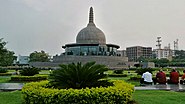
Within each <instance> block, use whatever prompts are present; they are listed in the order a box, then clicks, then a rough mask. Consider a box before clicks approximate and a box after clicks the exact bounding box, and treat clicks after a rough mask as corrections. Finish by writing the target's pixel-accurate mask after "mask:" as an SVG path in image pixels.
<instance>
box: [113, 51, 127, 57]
mask: <svg viewBox="0 0 185 104" xmlns="http://www.w3.org/2000/svg"><path fill="white" fill-rule="evenodd" d="M116 54H117V56H122V57H127V53H126V50H117V52H116Z"/></svg>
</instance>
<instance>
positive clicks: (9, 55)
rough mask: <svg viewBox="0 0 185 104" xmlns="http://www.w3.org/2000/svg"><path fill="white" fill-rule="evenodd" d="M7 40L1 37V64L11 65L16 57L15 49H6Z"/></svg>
mask: <svg viewBox="0 0 185 104" xmlns="http://www.w3.org/2000/svg"><path fill="white" fill-rule="evenodd" d="M6 44H7V42H5V41H3V38H1V39H0V66H9V65H12V64H13V61H14V60H15V59H16V57H15V56H14V52H13V51H9V50H8V49H6V47H5V45H6Z"/></svg>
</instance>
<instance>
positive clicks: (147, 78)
mask: <svg viewBox="0 0 185 104" xmlns="http://www.w3.org/2000/svg"><path fill="white" fill-rule="evenodd" d="M152 82H153V80H152V74H151V73H149V72H148V71H147V72H145V73H143V75H142V80H141V81H140V83H141V84H152Z"/></svg>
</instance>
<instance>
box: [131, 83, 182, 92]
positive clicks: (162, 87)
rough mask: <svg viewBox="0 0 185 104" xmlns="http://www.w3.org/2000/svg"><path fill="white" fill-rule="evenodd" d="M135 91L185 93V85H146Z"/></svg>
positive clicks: (136, 88)
mask: <svg viewBox="0 0 185 104" xmlns="http://www.w3.org/2000/svg"><path fill="white" fill-rule="evenodd" d="M135 90H173V91H185V85H182V84H177V85H175V84H167V85H146V86H138V87H135Z"/></svg>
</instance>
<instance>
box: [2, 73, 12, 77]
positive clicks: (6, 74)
mask: <svg viewBox="0 0 185 104" xmlns="http://www.w3.org/2000/svg"><path fill="white" fill-rule="evenodd" d="M10 75H12V74H11V73H0V76H10Z"/></svg>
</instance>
